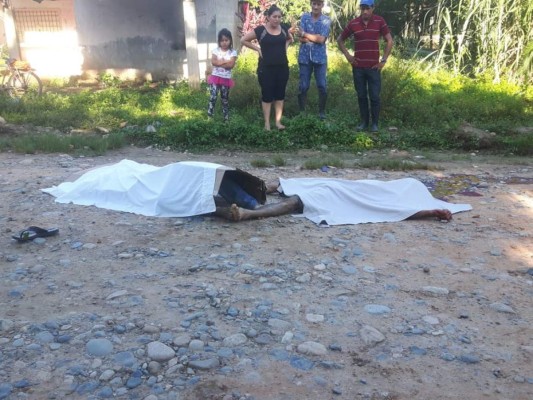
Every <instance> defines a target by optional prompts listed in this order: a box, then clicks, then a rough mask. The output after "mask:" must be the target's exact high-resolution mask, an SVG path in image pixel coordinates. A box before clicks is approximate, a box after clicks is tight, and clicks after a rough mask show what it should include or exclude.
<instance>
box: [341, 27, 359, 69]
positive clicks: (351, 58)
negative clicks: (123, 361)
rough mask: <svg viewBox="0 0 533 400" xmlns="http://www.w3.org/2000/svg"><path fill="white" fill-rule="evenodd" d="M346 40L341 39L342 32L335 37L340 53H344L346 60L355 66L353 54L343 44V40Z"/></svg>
mask: <svg viewBox="0 0 533 400" xmlns="http://www.w3.org/2000/svg"><path fill="white" fill-rule="evenodd" d="M345 41H346V39H343V37H342V33H341V34H340V35H339V37H338V38H337V45H338V46H339V49H340V51H341V52H342V54H344V57H346V59H347V60H348V62H349V63H350V64H351V65H353V66H355V64H356V61H355V57H354V56H353V55H351V54H350V52H349V51H348V49H347V48H346V46H345V45H344V42H345Z"/></svg>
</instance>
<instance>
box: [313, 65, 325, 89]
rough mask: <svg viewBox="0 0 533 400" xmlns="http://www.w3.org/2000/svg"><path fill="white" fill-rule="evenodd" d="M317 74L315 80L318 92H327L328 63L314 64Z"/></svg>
mask: <svg viewBox="0 0 533 400" xmlns="http://www.w3.org/2000/svg"><path fill="white" fill-rule="evenodd" d="M312 65H313V69H314V71H313V72H314V74H315V82H316V87H317V89H318V93H322V94H326V93H327V81H326V73H327V70H328V65H327V64H312Z"/></svg>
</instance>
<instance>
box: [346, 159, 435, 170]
mask: <svg viewBox="0 0 533 400" xmlns="http://www.w3.org/2000/svg"><path fill="white" fill-rule="evenodd" d="M354 166H355V167H358V168H368V169H381V170H384V171H412V170H430V171H435V170H440V169H442V168H441V167H438V166H433V165H430V164H427V163H421V162H418V161H413V160H410V159H395V158H379V159H378V158H372V159H364V160H360V161H356V162H355V163H354Z"/></svg>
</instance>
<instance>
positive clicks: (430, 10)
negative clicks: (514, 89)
mask: <svg viewBox="0 0 533 400" xmlns="http://www.w3.org/2000/svg"><path fill="white" fill-rule="evenodd" d="M242 3H247V4H249V6H250V7H249V11H250V13H251V14H250V15H249V16H248V17H247V18H248V20H251V21H255V23H262V19H261V18H262V14H263V12H264V11H265V10H266V9H267V8H268V7H269V6H270V5H272V4H277V5H278V6H279V7H280V8H281V9H282V10H283V12H284V14H285V20H286V22H294V21H295V20H297V19H299V18H300V16H301V14H302V12H304V11H308V10H309V9H310V5H309V1H308V0H293V1H291V0H253V1H249V2H241V4H242ZM328 6H329V7H330V8H331V12H330V16H331V18H332V21H333V24H332V32H331V38H334V37H336V36H337V35H338V34H339V33H340V30H341V29H342V28H343V27H344V26H345V25H346V24H347V23H348V21H349V20H351V19H352V18H354V17H356V16H357V15H358V14H359V1H354V0H332V1H328ZM375 12H376V14H379V15H382V16H383V17H384V18H385V19H386V21H387V23H388V24H389V26H390V27H391V30H392V32H393V36H394V37H395V40H396V41H397V42H403V43H404V44H405V45H406V46H407V47H408V48H409V49H410V50H411V51H409V52H408V53H407V54H411V55H412V54H418V55H420V54H423V55H426V56H428V55H429V56H428V59H430V60H432V61H433V62H434V63H435V64H436V65H437V66H439V67H446V68H449V69H450V70H452V71H454V72H455V73H457V74H458V73H466V74H469V75H471V76H490V77H492V78H493V79H494V80H495V81H497V82H499V81H500V80H502V79H507V80H511V81H514V82H520V83H523V84H531V83H533V74H532V72H533V47H532V45H531V43H532V42H533V29H532V26H533V2H532V1H531V0H514V1H513V2H509V1H505V0H377V1H376V10H375ZM243 25H246V24H243ZM248 26H249V25H248ZM252 28H253V26H252ZM243 30H244V31H245V32H246V31H247V30H246V29H243ZM248 30H249V29H248ZM331 41H333V40H331ZM398 48H399V47H398ZM403 48H404V49H405V48H406V47H405V46H404V47H403Z"/></svg>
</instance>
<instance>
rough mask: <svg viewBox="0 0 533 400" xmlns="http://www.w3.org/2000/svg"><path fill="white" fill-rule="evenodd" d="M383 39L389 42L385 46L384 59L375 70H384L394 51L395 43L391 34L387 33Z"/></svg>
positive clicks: (382, 58)
mask: <svg viewBox="0 0 533 400" xmlns="http://www.w3.org/2000/svg"><path fill="white" fill-rule="evenodd" d="M383 39H385V41H386V42H387V43H386V44H385V50H384V51H383V57H381V60H379V63H377V64H376V65H375V66H374V67H373V68H377V69H383V67H384V66H385V63H386V62H387V58H389V55H390V53H391V51H392V45H393V41H392V36H391V34H390V33H387V34H386V35H385V36H384V38H383Z"/></svg>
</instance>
